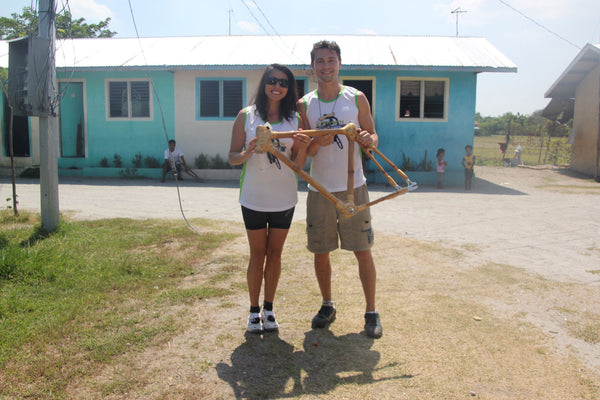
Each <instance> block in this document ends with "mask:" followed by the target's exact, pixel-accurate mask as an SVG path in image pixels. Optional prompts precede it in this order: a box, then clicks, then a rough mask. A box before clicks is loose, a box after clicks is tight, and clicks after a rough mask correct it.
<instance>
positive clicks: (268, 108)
mask: <svg viewBox="0 0 600 400" xmlns="http://www.w3.org/2000/svg"><path fill="white" fill-rule="evenodd" d="M297 100H298V95H297V93H296V79H295V78H294V75H293V74H292V72H291V71H290V70H289V68H287V67H286V66H284V65H281V64H271V65H269V66H268V67H267V68H266V70H265V72H264V73H263V76H262V78H261V79H260V83H259V85H258V89H257V91H256V95H255V97H254V102H253V103H252V104H251V105H250V106H248V107H245V108H243V109H242V110H240V112H239V113H238V115H237V117H236V119H235V122H234V123H233V131H232V135H231V146H230V149H229V163H230V164H232V165H238V164H242V163H243V164H244V166H243V171H242V176H241V179H240V204H241V206H242V216H243V218H244V224H245V226H246V233H247V235H248V242H249V245H250V260H249V261H248V271H247V274H246V276H247V281H248V292H249V296H250V315H249V316H248V327H247V330H248V332H251V333H260V332H262V331H263V330H264V331H276V330H278V329H279V324H278V323H277V321H276V320H275V314H274V313H273V300H274V298H275V292H276V290H277V285H278V283H279V276H280V274H281V253H282V251H283V245H284V243H285V239H286V237H287V234H288V230H289V228H290V225H291V222H292V218H293V216H294V209H295V207H296V203H297V202H298V194H297V190H298V181H297V178H296V175H295V173H294V171H293V170H292V169H290V168H289V167H288V166H286V165H285V164H284V163H282V162H280V160H279V159H278V158H277V157H275V156H274V155H272V154H271V153H269V152H265V153H261V154H258V153H256V152H255V148H256V142H257V138H256V127H257V126H258V125H266V124H269V125H270V126H271V129H272V130H273V131H275V132H277V131H279V132H289V131H297V130H298V129H299V127H300V126H301V124H300V117H299V115H298V113H297V111H296V102H297ZM310 140H311V139H310V137H308V136H306V135H303V134H295V135H294V137H293V138H290V139H278V140H277V141H275V143H273V145H274V146H276V147H277V149H278V150H279V151H280V152H282V153H284V154H285V155H286V156H287V157H288V158H290V159H291V160H292V161H294V162H295V163H296V164H298V165H300V166H303V165H304V162H305V160H306V148H307V147H308V145H309V143H310ZM263 279H264V282H265V293H264V303H263V308H262V312H261V309H260V305H259V297H260V291H261V286H262V281H263Z"/></svg>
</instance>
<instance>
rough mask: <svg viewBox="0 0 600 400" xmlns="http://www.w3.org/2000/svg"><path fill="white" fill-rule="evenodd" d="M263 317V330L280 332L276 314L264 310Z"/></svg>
mask: <svg viewBox="0 0 600 400" xmlns="http://www.w3.org/2000/svg"><path fill="white" fill-rule="evenodd" d="M261 317H262V323H263V328H264V329H265V331H267V332H272V331H276V330H279V324H278V323H277V321H276V320H275V314H274V313H273V311H266V310H262V316H261Z"/></svg>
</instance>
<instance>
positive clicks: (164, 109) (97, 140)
mask: <svg viewBox="0 0 600 400" xmlns="http://www.w3.org/2000/svg"><path fill="white" fill-rule="evenodd" d="M262 72H263V70H262V69H260V70H226V71H222V70H206V71H177V72H173V71H153V72H144V71H137V72H135V71H104V72H98V71H96V72H94V71H76V72H74V73H72V74H71V73H70V72H69V74H68V75H67V74H66V73H64V72H63V73H61V74H59V78H69V79H74V80H78V81H80V82H83V83H84V92H85V93H84V99H85V100H84V102H85V105H84V108H85V122H84V124H85V126H84V132H85V144H86V146H85V148H86V152H85V154H86V156H85V157H84V158H60V159H59V167H60V168H61V170H66V169H71V170H74V169H77V168H80V169H83V168H96V167H99V166H100V160H101V159H102V158H104V157H106V158H107V159H108V161H109V166H110V167H113V156H114V154H118V155H119V156H120V157H121V158H122V161H123V168H127V167H131V166H132V164H131V160H132V159H133V157H134V156H135V155H136V154H137V153H141V154H142V157H145V156H147V155H150V156H153V157H155V158H158V159H159V160H161V161H162V154H163V151H164V149H165V148H166V147H167V136H168V138H169V139H170V138H174V139H176V140H177V145H178V147H180V148H181V149H182V150H183V152H184V154H185V156H186V160H187V161H188V164H189V165H190V166H193V163H194V159H195V157H197V156H198V155H199V154H201V153H204V154H206V155H208V156H209V157H212V156H214V155H216V154H219V155H221V156H222V157H223V158H225V159H226V157H227V153H228V151H229V144H230V139H231V129H232V125H233V120H234V118H233V117H232V118H221V119H199V118H198V117H197V112H196V109H197V107H198V99H197V89H196V82H197V79H198V78H204V77H205V78H239V79H241V80H243V81H244V98H245V105H247V104H249V103H250V102H251V100H252V98H253V96H254V94H255V90H256V87H257V84H258V81H259V79H260V77H261V75H262ZM293 72H294V74H295V75H296V76H297V77H298V78H300V79H305V80H306V81H305V90H306V91H307V92H308V91H311V90H314V89H315V88H316V81H315V79H314V77H313V74H312V71H310V70H307V71H304V70H295V71H293ZM340 77H341V78H342V79H343V78H344V77H352V79H357V78H358V79H360V78H361V77H364V78H368V79H371V80H373V82H375V84H374V88H373V94H374V101H373V104H372V108H373V111H374V114H375V122H376V129H377V132H378V134H379V136H380V147H379V148H380V150H381V151H382V152H383V153H384V154H385V155H387V156H388V157H389V158H390V159H391V160H392V161H393V162H394V163H395V164H396V165H397V166H398V167H400V168H402V164H403V161H404V157H406V158H409V159H410V160H411V161H413V162H414V163H415V164H420V163H422V162H423V160H424V159H425V152H427V156H426V157H427V161H430V162H431V163H432V165H433V167H434V171H435V154H436V151H437V149H438V148H440V147H443V148H445V149H446V161H448V167H447V171H448V174H447V177H448V178H447V179H446V184H460V183H461V180H462V176H461V175H460V173H462V171H463V168H462V166H461V165H460V161H461V159H462V157H463V155H464V146H465V145H467V144H473V126H474V119H475V102H476V98H475V96H476V86H477V75H476V74H474V73H470V72H443V71H437V72H436V71H425V72H410V73H408V72H402V71H400V72H399V71H388V70H369V71H359V70H350V69H347V70H344V69H342V70H341V71H340ZM411 77H418V78H425V79H444V80H446V81H447V83H448V86H447V90H446V92H447V97H448V103H447V111H446V114H447V115H446V116H445V118H444V119H441V120H411V119H403V118H398V114H399V112H398V111H397V108H398V94H397V88H398V79H399V78H411ZM109 78H110V79H141V78H146V79H148V78H149V79H152V82H153V83H154V86H155V89H156V92H157V93H158V98H157V97H156V96H155V95H154V96H153V97H154V98H153V102H152V116H151V118H149V119H148V120H135V119H132V120H111V119H109V118H107V116H106V115H107V111H106V106H107V101H106V89H105V87H106V80H107V79H109ZM596 93H597V91H596ZM596 109H597V106H596ZM163 118H164V121H165V125H166V132H165V130H164V129H163V123H162V120H163ZM30 120H31V123H30V126H31V132H32V135H31V136H32V139H33V140H32V150H33V157H31V158H29V159H27V160H25V162H26V163H29V165H30V164H35V163H36V160H39V154H37V151H38V148H39V146H38V142H39V140H38V128H37V118H30ZM5 162H6V160H5V157H3V158H0V166H2V165H4V163H5ZM37 163H39V161H37ZM367 167H368V168H369V169H375V168H376V167H374V166H373V165H370V164H368V165H367ZM433 174H435V172H433ZM409 175H410V173H409ZM454 176H457V177H458V178H456V179H455V178H453V177H454ZM380 178H381V179H380ZM380 178H377V181H378V182H379V181H381V182H383V181H384V179H383V177H382V176H380ZM455 181H456V182H455Z"/></svg>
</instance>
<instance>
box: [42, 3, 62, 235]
mask: <svg viewBox="0 0 600 400" xmlns="http://www.w3.org/2000/svg"><path fill="white" fill-rule="evenodd" d="M55 10H56V8H55V6H54V0H40V2H39V10H38V18H39V20H38V31H39V33H38V35H39V37H40V38H45V39H50V45H49V46H48V48H47V49H45V50H46V51H47V55H45V56H43V55H41V54H39V55H38V56H40V57H46V60H47V63H45V64H44V66H45V67H46V68H44V71H40V75H39V76H40V77H42V79H40V81H41V82H42V84H41V85H40V86H41V90H40V93H39V95H40V96H43V101H42V103H43V104H47V107H46V110H44V112H42V113H41V114H40V116H39V121H40V200H41V204H40V210H41V215H42V229H43V230H44V231H46V232H52V231H54V230H55V229H56V227H57V226H58V221H59V212H58V117H57V116H56V112H57V110H56V106H57V103H56V99H57V98H58V96H57V93H56V88H57V86H56V66H55V61H54V50H55V44H54V42H55V39H56V26H55V17H56V15H55Z"/></svg>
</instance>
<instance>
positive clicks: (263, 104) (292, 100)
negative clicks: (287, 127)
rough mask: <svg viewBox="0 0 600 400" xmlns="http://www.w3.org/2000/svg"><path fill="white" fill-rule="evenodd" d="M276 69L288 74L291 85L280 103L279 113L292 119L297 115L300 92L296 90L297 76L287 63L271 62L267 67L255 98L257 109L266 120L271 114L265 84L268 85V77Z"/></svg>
mask: <svg viewBox="0 0 600 400" xmlns="http://www.w3.org/2000/svg"><path fill="white" fill-rule="evenodd" d="M274 70H279V71H281V72H283V73H284V74H285V75H286V76H287V80H288V83H289V86H288V90H287V94H286V95H285V97H284V98H283V99H282V100H281V104H280V105H279V115H280V116H281V117H283V118H285V119H287V120H291V119H292V118H294V117H295V115H296V102H297V101H298V93H297V92H296V78H294V74H292V71H290V69H289V68H288V67H286V66H285V65H281V64H271V65H269V66H268V67H267V68H266V69H265V72H264V73H263V76H262V78H261V79H260V83H259V84H258V88H257V89H256V96H255V99H254V104H256V110H257V111H258V115H260V117H261V118H262V119H263V120H265V121H266V120H267V116H268V115H269V98H268V97H267V95H266V93H265V86H266V85H267V83H266V80H267V78H270V77H271V73H272V72H273V71H274Z"/></svg>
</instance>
